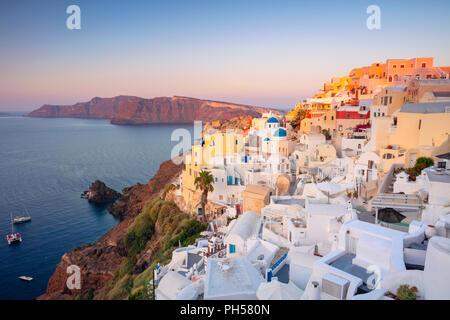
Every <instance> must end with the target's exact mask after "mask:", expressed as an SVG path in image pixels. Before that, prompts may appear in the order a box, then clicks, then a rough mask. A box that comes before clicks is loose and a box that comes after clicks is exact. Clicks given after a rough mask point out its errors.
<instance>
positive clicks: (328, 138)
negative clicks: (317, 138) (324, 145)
mask: <svg viewBox="0 0 450 320" xmlns="http://www.w3.org/2000/svg"><path fill="white" fill-rule="evenodd" d="M322 134H323V135H324V136H325V139H327V140H331V135H330V133H329V132H328V130H327V129H323V130H322Z"/></svg>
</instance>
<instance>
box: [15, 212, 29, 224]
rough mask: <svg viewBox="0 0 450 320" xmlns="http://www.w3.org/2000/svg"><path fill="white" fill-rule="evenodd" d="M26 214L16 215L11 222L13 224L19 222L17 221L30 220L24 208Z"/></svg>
mask: <svg viewBox="0 0 450 320" xmlns="http://www.w3.org/2000/svg"><path fill="white" fill-rule="evenodd" d="M25 211H26V213H27V215H24V214H22V215H21V216H17V217H15V218H14V220H13V223H14V224H19V223H25V222H28V221H31V216H30V214H29V213H28V211H27V209H25Z"/></svg>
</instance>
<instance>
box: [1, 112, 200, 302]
mask: <svg viewBox="0 0 450 320" xmlns="http://www.w3.org/2000/svg"><path fill="white" fill-rule="evenodd" d="M179 127H180V126H146V127H133V126H114V125H111V124H109V121H107V120H84V119H36V118H24V117H0V237H1V238H0V261H1V263H0V288H1V290H0V299H35V298H36V297H37V296H39V295H41V294H43V293H44V292H45V289H46V286H47V282H48V280H49V278H50V277H51V275H52V274H53V272H54V270H55V267H56V265H57V264H58V262H59V260H60V258H61V256H62V255H63V254H64V253H65V252H67V251H69V250H71V249H72V248H74V247H75V246H79V245H83V244H85V243H92V242H94V241H95V240H96V239H98V238H99V237H100V236H102V235H103V234H104V233H105V232H107V231H108V230H109V229H110V228H112V227H113V226H114V225H116V224H117V221H116V220H115V219H114V217H113V216H112V215H110V214H109V213H107V211H106V207H107V205H101V206H98V205H91V204H89V203H88V202H87V200H84V199H80V194H81V192H82V191H84V190H87V189H88V187H89V186H90V184H91V183H92V182H93V181H94V180H96V179H100V180H102V181H104V182H105V183H106V185H108V186H109V187H112V188H114V189H115V190H117V191H121V190H122V189H123V188H124V187H127V186H131V185H134V184H135V183H136V182H141V183H147V182H148V180H149V179H150V178H151V177H152V176H153V175H154V174H155V173H156V172H157V170H158V168H159V165H160V164H161V162H163V161H165V160H167V159H170V152H171V149H172V147H173V146H174V145H175V144H176V142H171V141H170V135H171V133H172V131H173V130H175V129H176V128H179ZM184 127H185V128H187V129H188V130H190V131H191V133H192V132H193V127H188V126H184ZM24 208H26V209H27V210H28V212H29V213H30V214H31V216H32V221H31V222H29V223H26V224H23V225H15V231H16V232H20V233H21V234H22V238H23V242H22V243H21V244H19V245H16V246H9V245H8V244H7V242H6V235H7V234H8V233H10V231H11V224H10V213H12V215H13V216H15V215H19V214H21V212H22V211H23V210H24ZM23 275H25V276H31V277H33V278H34V280H33V281H32V282H30V283H26V282H23V281H21V280H19V279H18V277H19V276H23Z"/></svg>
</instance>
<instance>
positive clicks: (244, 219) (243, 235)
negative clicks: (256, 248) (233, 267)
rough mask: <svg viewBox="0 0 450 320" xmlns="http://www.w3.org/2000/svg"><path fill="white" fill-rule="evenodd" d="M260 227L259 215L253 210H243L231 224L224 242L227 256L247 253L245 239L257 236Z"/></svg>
mask: <svg viewBox="0 0 450 320" xmlns="http://www.w3.org/2000/svg"><path fill="white" fill-rule="evenodd" d="M260 227H261V217H260V216H258V215H257V214H256V213H255V212H251V211H248V212H245V213H244V214H243V215H241V216H239V218H238V219H237V220H236V221H235V222H234V223H233V224H232V225H231V224H230V230H229V232H228V233H227V235H226V236H225V239H224V243H225V245H226V246H227V248H228V252H227V256H228V257H236V256H243V255H246V254H247V249H248V248H247V246H246V242H247V239H250V238H253V237H257V236H258V234H259V229H260Z"/></svg>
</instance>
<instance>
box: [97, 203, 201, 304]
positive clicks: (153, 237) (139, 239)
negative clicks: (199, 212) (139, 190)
mask: <svg viewBox="0 0 450 320" xmlns="http://www.w3.org/2000/svg"><path fill="white" fill-rule="evenodd" d="M205 229H206V225H204V224H202V223H200V222H199V221H197V220H195V219H193V218H192V217H191V216H189V215H188V214H186V213H184V212H182V211H181V210H180V209H179V208H178V206H177V205H176V204H175V203H173V202H169V201H165V200H162V199H160V198H155V199H153V200H152V201H150V202H148V203H147V204H146V205H145V207H144V209H143V211H142V213H141V214H140V215H138V216H137V217H136V219H135V220H134V222H133V223H132V224H131V225H130V226H129V227H128V230H127V233H126V235H125V237H124V245H125V248H126V250H127V255H128V257H127V259H125V260H124V261H123V262H122V264H121V266H120V269H119V270H118V271H117V272H116V274H115V277H114V279H113V281H112V283H111V284H110V285H109V289H108V290H107V292H103V293H102V294H104V295H105V296H106V298H107V299H109V298H111V297H114V299H117V298H118V297H122V298H125V297H128V298H129V299H132V300H134V299H146V298H148V295H147V294H145V292H146V291H145V290H146V284H147V283H148V281H149V280H150V279H151V278H152V275H153V274H152V270H153V268H154V267H155V266H156V265H157V264H158V263H161V264H166V263H167V262H168V261H170V258H171V255H172V251H173V249H175V248H176V247H178V244H179V243H181V244H182V246H187V245H190V244H193V243H194V242H195V240H196V239H197V238H198V237H200V232H202V231H203V230H205ZM150 243H151V244H152V247H151V250H152V251H151V256H149V257H150V259H151V261H149V262H147V263H148V264H147V265H145V268H146V269H145V271H143V272H140V273H138V274H137V273H136V272H137V271H136V269H137V270H139V269H140V267H141V263H140V262H138V260H139V259H141V258H142V256H144V257H145V255H144V254H143V253H145V252H147V250H145V249H146V248H148V246H149V244H150ZM146 254H148V253H146ZM138 265H139V268H136V266H138ZM105 291H106V290H105Z"/></svg>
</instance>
